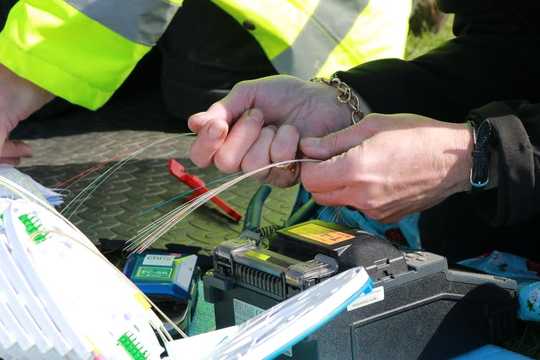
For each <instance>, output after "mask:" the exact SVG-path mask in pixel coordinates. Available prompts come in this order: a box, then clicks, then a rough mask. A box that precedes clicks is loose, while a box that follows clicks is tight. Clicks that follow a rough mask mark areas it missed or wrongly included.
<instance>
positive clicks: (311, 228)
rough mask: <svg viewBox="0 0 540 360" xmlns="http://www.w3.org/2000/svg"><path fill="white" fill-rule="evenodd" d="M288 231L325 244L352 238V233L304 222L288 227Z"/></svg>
mask: <svg viewBox="0 0 540 360" xmlns="http://www.w3.org/2000/svg"><path fill="white" fill-rule="evenodd" d="M288 232H290V233H293V234H297V235H300V236H303V237H305V238H308V239H311V240H315V241H318V242H320V243H323V244H326V245H334V244H336V243H340V242H342V241H346V240H350V239H354V235H351V234H348V233H345V232H342V231H338V230H335V229H330V228H327V227H324V226H321V225H317V224H305V225H302V226H298V227H296V228H293V229H288Z"/></svg>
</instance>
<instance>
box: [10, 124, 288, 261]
mask: <svg viewBox="0 0 540 360" xmlns="http://www.w3.org/2000/svg"><path fill="white" fill-rule="evenodd" d="M167 137H171V133H163V132H157V131H131V130H120V131H103V132H99V133H98V132H96V133H83V134H74V135H68V136H57V137H49V138H46V139H36V140H29V141H28V143H30V144H31V145H32V148H33V151H34V156H33V158H30V159H25V160H24V161H23V163H22V164H21V166H20V167H19V168H20V169H21V170H22V171H23V172H25V173H27V174H29V175H31V176H32V177H34V178H35V179H36V180H38V181H39V182H41V183H42V184H44V185H46V186H49V187H55V186H58V184H62V183H65V182H66V181H68V180H70V179H72V178H73V177H74V176H76V175H77V174H79V173H81V172H83V171H86V170H88V169H89V168H92V167H95V166H96V165H98V166H100V164H101V165H105V166H103V167H102V168H101V169H100V170H99V171H96V172H95V173H92V174H90V175H89V176H87V177H85V178H83V179H82V180H79V181H77V182H75V183H73V184H72V185H71V186H69V187H68V189H69V190H70V191H71V193H70V194H69V195H68V196H67V198H66V201H67V202H69V200H70V199H72V198H73V197H74V196H75V195H76V194H78V193H79V192H80V191H81V190H82V189H83V188H84V187H85V186H87V185H88V184H90V183H91V182H92V180H94V179H95V178H96V176H97V175H98V174H101V173H103V172H104V171H106V170H107V169H108V168H110V167H111V166H112V165H113V164H114V163H116V162H118V161H119V159H121V158H123V157H125V156H126V155H127V154H129V153H131V152H133V151H136V150H138V149H139V148H140V147H141V146H143V145H146V144H149V143H151V142H153V141H156V140H158V139H162V138H167ZM191 141H193V138H186V137H184V138H181V137H178V138H174V139H169V140H167V141H165V142H163V143H161V144H159V145H157V146H155V147H153V148H150V149H148V150H147V151H145V152H143V153H142V154H140V155H138V156H137V157H136V158H135V159H133V160H132V161H130V162H128V163H127V164H126V165H125V166H124V167H123V168H121V169H120V170H119V171H118V172H116V173H115V174H114V175H113V176H111V177H110V178H109V179H108V180H107V181H106V182H105V183H104V184H103V185H102V186H101V187H99V188H98V189H97V190H95V192H94V193H93V194H92V195H91V196H90V197H89V198H88V199H87V200H86V201H85V202H84V203H83V204H82V205H81V206H80V208H79V209H78V211H77V213H76V214H75V215H74V216H73V217H72V218H71V220H72V221H73V223H74V224H76V225H77V226H78V227H79V228H80V229H81V230H82V231H83V232H84V233H85V234H86V235H87V236H88V237H89V238H90V239H92V240H93V241H95V240H98V239H119V240H125V239H129V238H131V237H132V236H133V235H135V234H136V232H137V230H138V229H140V228H142V227H143V226H144V225H146V224H148V223H149V222H151V221H152V220H155V219H157V218H158V217H159V216H161V215H163V214H165V213H166V212H167V211H169V210H171V209H172V208H173V207H174V206H175V205H178V204H180V203H179V202H176V203H173V204H170V205H167V206H165V207H163V208H161V209H158V210H155V211H151V212H148V213H145V214H141V213H142V210H144V209H146V208H149V207H151V206H152V205H154V204H156V203H158V202H160V201H163V200H166V199H169V198H171V197H173V196H174V195H176V194H178V193H180V192H182V191H186V190H188V188H187V186H185V185H184V184H182V183H181V182H179V181H178V180H177V179H175V178H174V177H173V176H171V175H169V173H168V169H167V159H169V158H176V159H178V160H179V161H181V162H182V164H184V165H186V167H187V168H188V170H189V171H190V172H193V173H194V174H195V175H197V176H200V177H201V178H202V179H203V180H204V181H205V182H210V181H212V180H213V179H216V178H218V177H220V176H223V175H222V174H220V173H219V172H218V171H217V170H216V169H213V168H211V169H206V170H201V169H198V168H196V167H195V166H194V165H193V164H192V163H191V162H190V161H189V160H188V159H187V158H188V154H189V146H190V143H191ZM111 159H114V161H112V162H108V161H110V160H111ZM103 162H107V163H106V164H104V163H103ZM258 186H259V184H258V183H257V182H256V181H253V180H248V181H246V182H244V183H241V184H240V185H238V186H236V187H234V188H232V189H231V190H229V191H227V192H225V193H224V194H223V198H224V199H225V200H226V201H228V202H230V203H231V204H232V205H233V206H235V207H236V208H237V209H239V210H241V211H242V212H244V210H245V209H246V207H247V204H248V202H249V200H250V198H251V196H252V195H253V194H254V192H255V191H256V190H257V187H258ZM295 194H296V188H291V189H285V190H283V189H276V190H274V192H273V193H272V195H271V196H270V197H269V199H268V200H267V202H266V207H265V210H264V212H263V221H262V223H263V226H264V225H267V224H271V223H281V222H283V221H285V219H286V217H287V216H288V215H289V212H290V209H291V207H292V203H293V200H294V196H295ZM212 206H213V205H208V206H205V207H203V208H201V209H199V210H198V211H196V213H194V214H193V215H191V216H190V217H188V218H187V219H186V220H185V221H184V222H182V223H180V224H178V225H177V226H176V227H175V228H174V229H173V230H172V231H171V232H169V233H168V234H166V235H165V236H164V237H163V238H161V239H160V240H159V241H158V243H157V244H156V247H159V248H162V247H164V246H165V245H167V244H169V243H177V244H182V245H188V246H197V247H201V248H202V253H205V254H208V252H209V251H210V250H211V249H213V248H214V247H215V245H217V244H218V243H220V242H221V241H223V240H224V239H231V238H234V237H236V236H238V234H239V233H240V231H241V224H235V223H233V222H232V221H230V220H229V219H228V218H226V217H225V216H223V215H222V214H220V213H219V211H217V210H215V209H213V208H212Z"/></svg>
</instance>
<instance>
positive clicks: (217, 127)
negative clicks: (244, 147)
mask: <svg viewBox="0 0 540 360" xmlns="http://www.w3.org/2000/svg"><path fill="white" fill-rule="evenodd" d="M228 130H229V129H228V128H227V127H226V125H223V123H220V122H213V123H210V124H208V125H207V126H206V127H205V128H204V129H202V130H201V132H200V133H199V135H198V136H197V138H196V139H195V141H194V142H193V144H192V145H191V154H190V157H191V161H193V163H194V164H195V165H197V166H199V167H203V168H204V167H207V166H208V165H210V164H211V163H212V160H213V158H214V154H215V153H216V151H218V150H219V148H220V147H221V146H222V145H223V143H224V142H225V139H226V138H227V132H228Z"/></svg>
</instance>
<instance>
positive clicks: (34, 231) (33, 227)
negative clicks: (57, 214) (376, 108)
mask: <svg viewBox="0 0 540 360" xmlns="http://www.w3.org/2000/svg"><path fill="white" fill-rule="evenodd" d="M19 220H20V221H21V223H22V224H23V225H24V229H25V230H26V233H27V234H28V236H30V237H31V238H32V240H33V241H34V243H36V244H39V243H42V242H44V241H45V240H47V235H48V234H47V233H46V232H44V231H41V229H40V226H39V224H38V223H37V222H36V221H35V220H34V218H32V217H30V216H29V215H27V214H23V215H21V216H19Z"/></svg>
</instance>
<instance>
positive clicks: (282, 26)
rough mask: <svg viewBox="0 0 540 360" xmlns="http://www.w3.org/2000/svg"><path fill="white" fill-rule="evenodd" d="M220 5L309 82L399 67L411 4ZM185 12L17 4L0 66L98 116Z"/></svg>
mask: <svg viewBox="0 0 540 360" xmlns="http://www.w3.org/2000/svg"><path fill="white" fill-rule="evenodd" d="M200 1H203V0H200ZM213 1H214V2H215V4H216V5H218V6H219V7H221V8H222V9H223V10H225V11H226V12H228V13H229V14H230V15H231V16H233V17H234V18H235V19H236V20H237V21H238V22H240V23H241V24H242V25H244V27H245V28H247V29H248V31H250V32H251V34H252V35H253V36H254V37H255V39H257V41H258V42H259V44H260V45H261V47H262V48H263V50H264V51H265V53H266V54H267V56H268V58H269V59H270V60H271V61H272V63H273V64H274V66H275V68H276V69H277V70H278V71H279V72H280V73H285V74H292V75H296V76H299V77H301V78H305V79H308V78H310V77H312V76H315V75H319V76H320V75H329V74H331V73H333V72H335V71H337V70H344V69H348V68H351V67H353V66H356V65H358V64H361V63H363V62H366V61H369V60H375V59H379V58H385V57H402V56H403V53H404V49H405V41H406V35H407V29H408V28H407V24H408V18H409V13H410V7H411V0H213ZM181 2H182V0H19V2H18V3H17V4H16V5H15V6H14V7H13V9H12V10H11V12H10V14H9V16H8V20H7V23H6V25H5V27H4V29H3V30H2V32H1V33H0V62H1V63H2V64H4V65H5V66H6V67H8V68H9V69H11V70H12V71H13V72H15V73H16V74H18V75H19V76H21V77H23V78H26V79H28V80H30V81H32V82H33V83H35V84H37V85H39V86H41V87H42V88H44V89H46V90H48V91H50V92H52V93H53V94H55V95H56V96H59V97H62V98H64V99H66V100H68V101H71V102H72V103H75V104H79V105H81V106H84V107H87V108H89V109H97V108H99V107H100V106H102V105H103V104H104V103H105V102H106V101H107V100H108V99H109V98H110V97H111V96H112V94H113V93H114V92H115V91H116V90H117V89H118V87H119V86H120V85H121V84H122V82H123V81H124V80H125V79H126V78H127V76H128V75H129V74H130V73H131V71H132V70H133V68H134V67H135V65H136V64H137V62H138V61H139V60H140V59H141V58H142V57H143V56H144V55H145V54H146V53H147V52H148V51H149V50H150V48H151V47H152V46H154V45H155V44H156V42H157V40H158V39H159V38H160V36H161V35H162V34H163V33H164V32H165V30H166V29H167V26H168V25H169V23H170V21H171V19H172V18H173V16H174V14H175V13H176V11H177V10H178V9H179V8H180V6H181Z"/></svg>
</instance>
